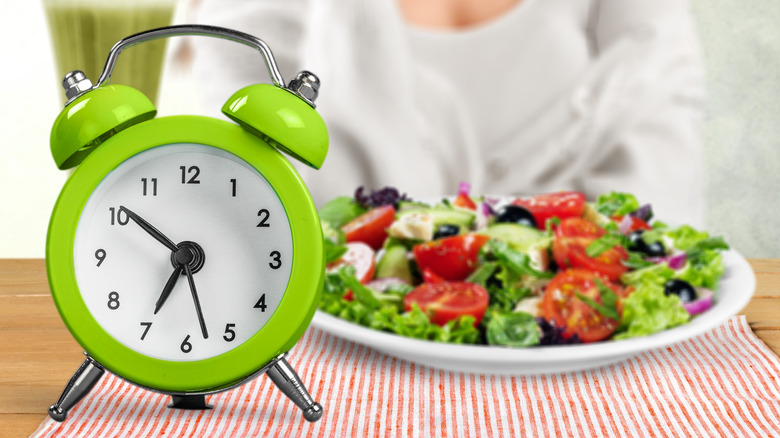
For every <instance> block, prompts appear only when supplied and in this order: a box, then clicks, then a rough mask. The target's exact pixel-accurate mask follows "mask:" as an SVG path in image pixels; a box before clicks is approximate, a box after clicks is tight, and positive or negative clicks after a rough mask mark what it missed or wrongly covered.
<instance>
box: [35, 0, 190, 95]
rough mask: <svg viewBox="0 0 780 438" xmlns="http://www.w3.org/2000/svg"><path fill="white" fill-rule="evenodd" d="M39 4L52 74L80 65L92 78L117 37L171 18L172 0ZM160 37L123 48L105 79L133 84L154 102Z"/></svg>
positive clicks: (49, 0) (164, 23)
mask: <svg viewBox="0 0 780 438" xmlns="http://www.w3.org/2000/svg"><path fill="white" fill-rule="evenodd" d="M43 4H44V8H45V10H46V18H47V20H48V22H49V31H50V35H51V40H52V47H53V49H54V57H55V59H56V68H57V74H58V76H59V77H60V78H62V77H64V76H65V74H66V73H68V72H70V71H72V70H81V71H83V72H84V73H85V74H86V75H87V77H88V78H89V79H91V80H92V82H93V83H94V82H95V81H96V80H97V78H98V77H99V76H100V73H101V72H102V71H103V66H104V65H105V63H106V58H107V57H108V52H109V50H111V47H113V46H114V44H116V43H117V41H119V40H121V39H122V38H125V37H127V36H130V35H132V34H134V33H138V32H141V31H144V30H148V29H153V28H157V27H163V26H168V25H170V24H171V20H172V19H173V12H174V7H175V5H176V0H43ZM166 41H167V40H166V39H162V40H159V41H152V42H150V43H147V44H141V45H139V46H137V47H130V48H128V49H127V50H126V51H123V52H122V57H121V59H119V61H118V62H117V65H116V68H115V69H114V71H113V73H112V75H111V83H112V84H124V85H130V86H132V87H135V88H137V89H139V90H141V91H142V92H144V94H146V95H147V96H148V97H149V99H151V100H152V102H156V100H157V88H158V85H159V82H160V75H161V73H162V64H163V60H164V57H165V42H166ZM63 102H64V101H63Z"/></svg>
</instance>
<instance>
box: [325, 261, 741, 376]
mask: <svg viewBox="0 0 780 438" xmlns="http://www.w3.org/2000/svg"><path fill="white" fill-rule="evenodd" d="M723 260H724V262H725V264H726V271H725V273H724V275H723V278H722V279H721V281H720V285H719V288H718V290H717V291H716V293H715V305H714V306H713V307H712V308H711V309H710V310H708V311H706V312H704V313H702V314H701V315H699V316H697V317H696V318H694V319H693V320H691V322H689V323H688V324H685V325H682V326H679V327H675V328H673V329H670V330H665V331H662V332H659V333H655V334H653V335H650V336H645V337H641V338H634V339H627V340H623V341H607V342H599V343H594V344H587V345H582V344H580V345H554V346H544V347H531V348H506V347H493V346H485V345H457V344H446V343H440V342H431V341H422V340H417V339H411V338H406V337H403V336H398V335H394V334H391V333H386V332H380V331H377V330H372V329H369V328H367V327H363V326H360V325H357V324H353V323H351V322H348V321H345V320H343V319H339V318H336V317H335V316H331V315H329V314H327V313H325V312H321V311H319V310H318V311H317V313H316V315H315V316H314V320H313V321H312V324H313V325H314V326H316V327H318V328H320V329H322V330H325V331H327V332H330V333H333V334H335V335H338V336H341V337H343V338H346V339H348V340H350V341H353V342H358V343H361V344H365V345H367V346H369V347H371V348H374V349H376V350H379V351H381V352H384V353H387V354H390V355H394V356H397V357H399V358H401V359H405V360H409V361H412V362H416V363H419V364H422V365H427V366H431V367H435V368H441V369H445V370H451V371H462V372H470V373H480V374H512V375H528V374H544V373H558V372H568V371H577V370H582V369H588V368H595V367H599V366H603V365H608V364H611V363H614V362H618V361H621V360H623V359H627V358H629V357H631V356H633V355H635V354H637V353H641V352H643V351H647V350H650V349H654V348H659V347H664V346H667V345H670V344H674V343H677V342H680V341H684V340H686V339H689V338H691V337H693V336H696V335H699V334H701V333H704V332H706V331H708V330H710V329H712V328H714V327H717V326H718V325H720V324H721V323H723V322H724V321H726V320H727V319H729V318H730V317H731V316H733V315H735V314H736V313H737V312H739V311H740V310H742V308H744V307H745V305H747V303H748V301H750V297H752V296H753V292H754V290H755V288H756V277H755V275H754V274H753V270H752V269H751V268H750V265H749V264H748V262H747V260H745V258H744V257H742V255H740V254H739V253H737V252H736V251H725V252H724V253H723Z"/></svg>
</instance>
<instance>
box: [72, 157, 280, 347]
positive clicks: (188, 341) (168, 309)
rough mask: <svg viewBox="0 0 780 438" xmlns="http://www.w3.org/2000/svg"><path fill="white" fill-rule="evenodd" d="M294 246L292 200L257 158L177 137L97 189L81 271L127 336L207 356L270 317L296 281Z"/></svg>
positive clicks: (94, 301)
mask: <svg viewBox="0 0 780 438" xmlns="http://www.w3.org/2000/svg"><path fill="white" fill-rule="evenodd" d="M143 223H147V224H149V225H151V226H152V227H154V228H155V229H156V230H158V231H159V233H160V234H162V235H164V236H165V237H167V239H168V240H169V241H170V242H172V243H173V244H175V245H176V248H177V250H176V251H173V250H172V249H171V248H169V247H168V246H167V245H166V244H164V243H163V242H161V241H160V239H159V238H155V237H154V236H153V234H154V232H153V231H150V230H148V227H147V229H145V228H144V227H143V226H142V224H143ZM163 239H164V238H163ZM292 246H293V243H292V234H291V231H290V224H289V221H288V218H287V215H286V213H285V210H284V208H283V206H282V203H281V201H280V200H279V197H278V196H277V194H276V192H275V191H274V189H273V188H272V187H271V185H270V184H269V183H268V182H267V181H266V180H265V178H264V177H263V176H262V175H261V174H260V173H259V172H258V171H257V170H256V169H255V168H253V167H252V166H250V165H248V164H247V163H246V162H244V161H243V160H241V159H240V158H239V157H237V156H235V155H233V154H231V153H228V152H226V151H223V150H222V149H218V148H214V147H210V146H206V145H200V144H192V143H182V144H169V145H165V146H158V147H155V148H151V149H148V150H146V151H144V152H141V153H138V154H137V155H134V156H132V157H131V158H129V159H127V160H125V161H124V162H122V163H121V164H120V165H119V166H118V167H116V168H115V169H114V170H112V171H111V172H110V173H109V174H108V175H107V176H106V177H105V178H103V180H102V181H101V182H100V184H99V185H98V186H97V188H96V189H95V190H94V192H93V193H92V195H91V196H90V197H89V200H88V201H87V203H86V205H85V206H84V208H83V210H82V213H81V217H80V219H79V221H78V226H77V229H76V237H75V243H74V264H75V274H76V281H77V284H78V289H79V291H80V293H81V296H82V298H83V300H84V302H85V304H86V307H87V309H88V310H89V312H90V313H91V314H92V316H93V317H94V318H95V320H96V321H97V322H98V324H100V326H101V327H103V328H104V329H105V330H106V332H108V333H109V334H110V335H111V336H112V337H113V338H115V339H116V340H117V341H119V342H120V343H121V344H123V345H125V346H126V347H128V348H130V349H132V350H134V351H136V352H138V353H141V354H143V355H147V356H151V357H154V358H158V359H164V360H170V361H194V360H201V359H206V358H210V357H214V356H217V355H220V354H222V353H225V352H228V351H230V350H232V349H234V348H236V347H237V346H239V345H241V344H242V343H244V342H246V341H247V340H248V339H249V338H250V337H251V336H252V335H254V334H255V333H256V332H257V331H258V330H260V329H261V328H262V327H263V326H264V325H265V324H266V322H268V320H269V319H270V318H271V316H272V315H273V314H274V311H275V310H276V309H277V307H278V306H279V303H280V302H281V300H282V297H283V296H284V294H285V290H286V288H287V285H288V282H289V281H290V269H291V265H292ZM185 265H186V268H185ZM187 269H189V271H190V272H191V276H188V275H186V271H187ZM179 272H180V273H179ZM171 284H172V285H173V286H172V287H170V285H171ZM164 291H165V292H169V293H168V294H167V298H165V299H163V300H161V295H165V294H164V293H163V292H164ZM160 301H162V303H161V304H160ZM155 310H158V311H157V313H155Z"/></svg>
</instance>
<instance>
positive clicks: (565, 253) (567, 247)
mask: <svg viewBox="0 0 780 438" xmlns="http://www.w3.org/2000/svg"><path fill="white" fill-rule="evenodd" d="M604 233H606V231H605V230H604V229H602V228H601V227H599V226H598V225H596V224H594V223H593V222H589V221H586V220H585V219H580V218H568V219H564V220H563V221H561V223H560V224H559V225H558V227H557V228H556V230H555V239H554V240H553V257H554V258H555V263H557V264H558V266H559V267H561V268H562V269H565V268H584V269H588V270H591V271H594V272H597V273H599V274H602V275H604V276H605V277H607V278H609V279H610V280H617V279H618V278H620V276H621V275H623V274H624V273H625V272H626V271H628V268H626V267H625V266H623V263H622V262H623V260H626V259H628V252H626V250H625V248H623V247H622V246H614V247H612V248H610V249H608V250H606V251H604V252H602V253H601V254H599V255H597V256H596V257H590V256H589V255H588V254H587V252H586V249H587V248H588V245H590V244H591V243H593V241H594V240H596V239H598V238H599V237H601V236H603V235H604Z"/></svg>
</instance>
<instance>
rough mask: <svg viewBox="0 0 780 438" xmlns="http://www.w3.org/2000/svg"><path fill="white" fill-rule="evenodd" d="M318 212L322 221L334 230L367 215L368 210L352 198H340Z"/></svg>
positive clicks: (334, 199)
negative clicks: (362, 215)
mask: <svg viewBox="0 0 780 438" xmlns="http://www.w3.org/2000/svg"><path fill="white" fill-rule="evenodd" d="M317 212H318V213H319V215H320V220H321V221H323V222H327V223H328V224H330V226H332V227H334V228H341V227H343V226H344V225H345V224H346V223H347V222H349V221H351V220H352V219H355V218H356V217H358V216H360V215H361V214H363V213H365V212H366V209H365V208H363V207H361V206H360V205H359V204H358V203H357V202H355V200H354V198H352V197H350V196H339V197H337V198H333V199H331V200H330V201H328V203H327V204H325V205H323V206H322V207H321V208H320V209H319V210H318V211H317Z"/></svg>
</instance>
